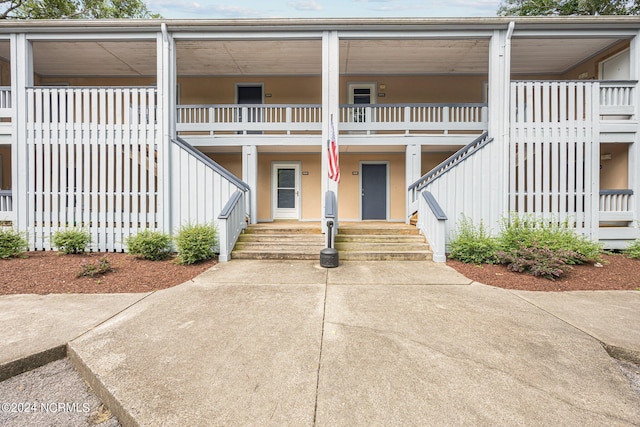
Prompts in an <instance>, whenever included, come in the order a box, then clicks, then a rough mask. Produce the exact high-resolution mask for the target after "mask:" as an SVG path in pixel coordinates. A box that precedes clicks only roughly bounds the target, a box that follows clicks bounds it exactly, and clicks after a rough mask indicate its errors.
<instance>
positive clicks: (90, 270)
mask: <svg viewBox="0 0 640 427" xmlns="http://www.w3.org/2000/svg"><path fill="white" fill-rule="evenodd" d="M113 271H115V269H114V268H113V267H112V266H111V262H109V259H108V258H107V257H106V256H103V257H102V258H100V259H99V260H98V263H97V264H84V265H83V266H82V267H80V271H79V272H78V274H77V275H76V276H77V277H95V276H96V275H98V274H102V275H104V274H107V273H111V272H113Z"/></svg>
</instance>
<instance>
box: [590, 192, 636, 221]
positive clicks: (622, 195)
mask: <svg viewBox="0 0 640 427" xmlns="http://www.w3.org/2000/svg"><path fill="white" fill-rule="evenodd" d="M632 203H633V190H628V189H623V190H600V206H599V210H600V221H633V219H634V210H633V204H632Z"/></svg>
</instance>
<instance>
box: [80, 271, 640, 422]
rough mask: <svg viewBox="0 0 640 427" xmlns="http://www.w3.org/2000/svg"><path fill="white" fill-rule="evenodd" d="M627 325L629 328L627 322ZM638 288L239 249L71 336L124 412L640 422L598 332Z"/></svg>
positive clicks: (639, 306)
mask: <svg viewBox="0 0 640 427" xmlns="http://www.w3.org/2000/svg"><path fill="white" fill-rule="evenodd" d="M620 328H623V329H625V328H626V331H625V330H620ZM639 334H640V292H603V293H598V292H593V293H564V294H547V293H532V292H514V291H507V290H503V289H498V288H493V287H489V286H485V285H481V284H477V283H470V281H469V280H468V279H466V278H464V277H462V276H460V275H459V274H457V273H456V272H455V271H453V270H451V269H450V268H448V267H446V266H444V265H439V264H434V263H431V262H424V263H422V262H417V263H416V262H409V263H408V264H402V263H393V262H388V263H385V262H378V263H353V264H350V263H343V264H342V265H341V266H340V267H339V268H337V269H329V270H326V269H322V268H320V267H319V266H318V265H316V263H314V262H305V261H300V262H291V261H288V262H278V261H232V262H229V263H225V264H219V265H217V266H215V267H214V268H212V269H211V270H209V271H208V272H206V273H204V274H202V275H201V276H199V277H197V278H196V279H195V280H194V281H192V282H189V283H185V284H183V285H180V286H177V287H174V288H170V289H166V290H163V291H158V292H155V293H153V294H151V295H149V296H146V297H145V298H142V299H140V300H139V301H138V302H136V303H135V304H133V305H131V306H130V307H129V308H127V309H125V310H124V311H121V312H120V313H119V314H117V315H116V316H114V317H113V318H111V319H110V320H108V321H106V322H104V323H102V324H101V325H99V326H97V327H95V328H93V329H91V330H90V331H88V332H87V333H85V334H84V335H82V336H80V337H78V338H76V339H73V340H72V341H71V342H70V343H69V345H68V352H69V356H70V358H71V359H72V361H73V362H74V364H75V365H76V366H77V367H78V368H79V369H80V370H81V372H82V374H83V376H84V377H85V378H86V379H87V380H88V381H89V382H90V383H91V384H92V385H93V387H94V389H95V390H96V392H97V393H98V395H99V396H100V397H101V398H102V399H103V401H104V402H105V403H106V404H107V405H108V406H109V407H110V408H111V409H112V411H113V412H114V413H115V414H116V416H117V417H118V418H119V420H120V421H121V423H122V424H123V425H142V426H155V425H175V426H183V425H191V426H197V425H201V426H212V425H256V426H257V425H260V426H263V425H274V426H275V425H295V426H312V425H318V426H354V425H366V426H370V425H380V426H389V425H403V426H405V425H421V426H424V425H576V426H578V425H580V426H585V425H607V426H609V425H640V395H639V394H638V393H637V392H635V391H634V390H633V389H632V388H631V385H630V383H629V381H628V380H627V379H626V378H625V377H624V376H623V374H622V372H621V371H620V369H619V367H618V365H617V364H616V362H615V361H614V360H613V359H612V358H611V357H610V356H609V355H608V353H607V352H606V351H605V349H604V348H603V345H602V344H601V341H604V342H607V341H610V344H611V345H613V346H615V347H618V348H623V349H625V350H626V351H628V354H630V355H634V354H640V338H639Z"/></svg>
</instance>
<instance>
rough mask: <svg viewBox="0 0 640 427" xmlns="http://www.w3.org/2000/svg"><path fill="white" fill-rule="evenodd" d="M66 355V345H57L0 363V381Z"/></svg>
mask: <svg viewBox="0 0 640 427" xmlns="http://www.w3.org/2000/svg"><path fill="white" fill-rule="evenodd" d="M66 356H67V345H66V344H63V345H59V346H56V347H53V348H50V349H48V350H44V351H41V352H39V353H34V354H30V355H28V356H25V357H21V358H20V359H16V360H12V361H11V362H7V363H3V364H1V365H0V381H4V380H7V379H9V378H11V377H15V376H16V375H20V374H22V373H24V372H27V371H31V370H33V369H36V368H39V367H41V366H44V365H46V364H48V363H51V362H55V361H56V360H60V359H64V358H65V357H66Z"/></svg>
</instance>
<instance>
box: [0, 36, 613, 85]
mask: <svg viewBox="0 0 640 427" xmlns="http://www.w3.org/2000/svg"><path fill="white" fill-rule="evenodd" d="M618 41H619V40H616V39H611V38H600V39H595V38H593V39H591V38H574V39H570V38H547V39H539V38H535V39H534V38H517V37H516V36H514V39H513V40H512V54H511V59H512V67H511V69H512V72H513V73H514V74H561V73H564V72H566V71H567V70H568V69H570V68H571V67H573V66H575V65H577V64H579V63H580V62H582V61H584V60H586V59H588V58H590V57H592V56H593V55H595V54H597V53H599V52H601V51H602V50H604V49H606V48H607V47H610V46H611V45H613V44H614V43H616V42H618ZM176 44H177V63H178V72H179V74H180V75H196V76H197V75H202V76H205V75H227V76H230V75H252V76H255V75H320V74H321V70H322V43H321V42H320V41H319V40H233V41H214V40H197V41H196V40H179V41H177V42H176ZM33 48H34V49H33V50H34V66H35V71H36V73H38V74H40V75H42V76H93V75H95V76H154V75H155V74H156V72H157V62H156V43H155V42H154V41H135V40H133V41H127V42H122V41H77V42H76V41H50V42H49V41H36V42H34V44H33ZM9 56H10V44H9V42H8V41H6V42H5V41H2V42H0V57H3V58H5V59H7V60H8V59H9ZM488 56H489V41H488V40H487V39H477V40H476V39H463V40H406V39H396V40H384V39H377V40H360V39H359V40H341V41H340V73H341V74H344V75H402V74H407V75H410V74H418V75H419V74H485V73H486V72H487V69H488Z"/></svg>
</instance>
